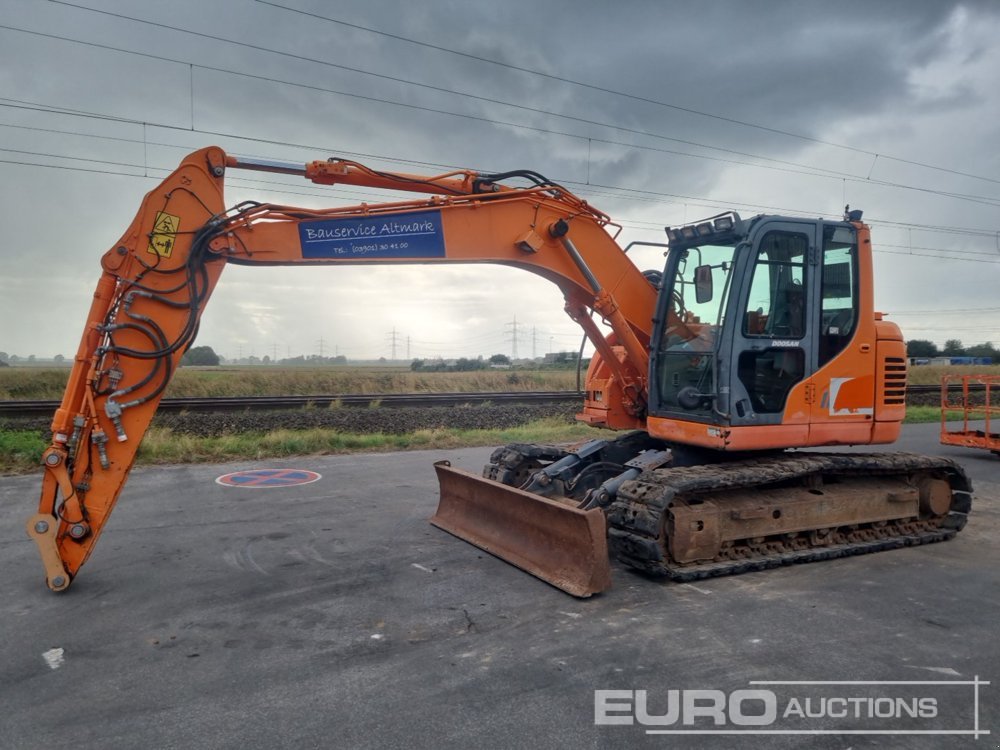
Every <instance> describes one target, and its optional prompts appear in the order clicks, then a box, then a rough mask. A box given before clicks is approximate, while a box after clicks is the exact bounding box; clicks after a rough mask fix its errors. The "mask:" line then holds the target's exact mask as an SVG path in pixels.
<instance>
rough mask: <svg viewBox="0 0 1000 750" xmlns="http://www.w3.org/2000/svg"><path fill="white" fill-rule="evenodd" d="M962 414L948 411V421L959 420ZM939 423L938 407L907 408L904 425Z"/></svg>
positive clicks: (939, 408) (939, 413) (939, 410)
mask: <svg viewBox="0 0 1000 750" xmlns="http://www.w3.org/2000/svg"><path fill="white" fill-rule="evenodd" d="M961 418H962V412H960V411H949V412H948V419H951V420H954V419H961ZM940 421H941V407H940V406H907V407H906V422H905V424H926V423H928V422H940Z"/></svg>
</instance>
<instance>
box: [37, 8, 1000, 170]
mask: <svg viewBox="0 0 1000 750" xmlns="http://www.w3.org/2000/svg"><path fill="white" fill-rule="evenodd" d="M57 1H58V2H60V3H61V4H63V5H71V3H66V2H63V0H53V2H57ZM256 2H257V3H258V4H260V5H269V6H271V7H272V8H278V9H280V10H284V11H288V12H291V13H297V14H299V15H302V16H306V17H309V18H315V19H317V20H322V21H328V22H330V23H334V24H338V25H340V26H344V27H346V28H351V29H356V30H358V31H365V32H368V33H370V34H376V35H378V36H383V37H386V38H388V39H395V40H397V41H402V42H407V43H409V44H414V45H417V46H419V47H424V48H427V49H432V50H436V51H438V52H446V53H448V54H451V55H457V56H459V57H464V58H466V59H468V60H476V61H478V62H484V63H489V64H490V65H496V66H498V67H501V68H507V69H508V70H516V71H518V72H520V73H528V74H530V75H534V76H539V77H541V78H547V79H549V80H550V81H558V82H560V83H568V84H571V85H573V86H579V87H580V88H585V89H589V90H591V91H597V92H599V93H602V94H612V95H614V96H620V97H622V98H625V99H631V100H632V101H637V102H643V103H644V104H654V105H656V106H658V107H665V108H667V109H673V110H676V111H678V112H685V113H687V114H691V115H697V116H698V117H707V118H710V119H713V120H719V121H722V122H727V123H730V124H732V125H739V126H741V127H746V128H753V129H755V130H762V131H764V132H767V133H774V134H777V135H782V136H786V137H788V138H796V139H798V140H802V141H809V142H810V143H816V144H819V145H823V146H831V147H833V148H839V149H844V150H846V151H853V152H854V153H858V154H864V155H866V156H871V157H874V158H880V159H888V160H891V161H897V162H900V163H902V164H910V165H912V166H917V167H923V168H925V169H933V170H936V171H939V172H947V173H948V174H954V175H957V176H961V177H969V178H972V179H975V180H983V181H985V182H993V183H1000V180H998V179H994V178H992V177H983V176H982V175H976V174H971V173H969V172H961V171H958V170H955V169H949V168H948V167H940V166H936V165H934V164H927V163H925V162H920V161H914V160H911V159H904V158H901V157H898V156H890V155H889V154H882V153H876V152H875V151H871V150H868V149H863V148H858V147H856V146H850V145H846V144H842V143H835V142H833V141H827V140H823V139H822V138H815V137H813V136H809V135H803V134H802V133H794V132H792V131H789V130H782V129H780V128H775V127H771V126H768V125H761V124H760V123H755V122H749V121H747V120H739V119H736V118H734V117H727V116H726V115H720V114H716V113H712V112H705V111H702V110H698V109H694V108H691V107H684V106H681V105H679V104H674V103H671V102H665V101H662V100H660V99H653V98H651V97H647V96H640V95H638V94H630V93H628V92H625V91H620V90H618V89H612V88H607V87H604V86H598V85H596V84H593V83H586V82H584V81H578V80H575V79H573V78H567V77H565V76H560V75H555V74H553V73H546V72H544V71H541V70H536V69H534V68H525V67H521V66H520V65H514V64H512V63H506V62H502V61H500V60H494V59H492V58H488V57H483V56H481V55H474V54H472V53H469V52H463V51H461V50H456V49H452V48H450V47H443V46H441V45H437V44H431V43H429V42H423V41H420V40H418V39H413V38H412V37H406V36H402V35H400V34H392V33H389V32H386V31H382V30H380V29H374V28H372V27H370V26H362V25H361V24H356V23H350V22H348V21H344V20H342V19H339V18H331V17H330V16H324V15H320V14H319V13H311V12H309V11H305V10H302V9H300V8H292V7H290V6H287V5H281V4H279V3H273V2H269V1H268V0H256ZM73 7H76V8H82V7H83V6H79V5H74V6H73Z"/></svg>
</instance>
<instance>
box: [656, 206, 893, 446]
mask: <svg viewBox="0 0 1000 750" xmlns="http://www.w3.org/2000/svg"><path fill="white" fill-rule="evenodd" d="M862 226H863V225H860V224H859V223H854V222H850V221H842V222H830V221H823V220H801V221H799V220H795V219H791V218H787V217H773V216H758V217H755V218H753V219H749V220H745V221H744V220H741V219H740V217H739V216H738V215H737V214H735V213H729V214H723V215H722V216H717V217H713V218H712V219H709V220H707V221H704V222H701V223H698V224H695V225H691V226H686V227H682V228H680V229H670V230H668V237H669V238H670V251H669V253H668V257H667V264H666V269H665V272H664V275H663V288H662V293H661V295H660V299H659V302H658V310H657V315H656V326H655V328H654V330H653V335H652V341H653V344H652V346H651V349H652V356H651V359H650V399H649V415H650V424H651V429H650V432H651V434H653V435H655V436H657V437H662V438H664V439H671V437H672V436H676V434H677V431H678V429H681V430H682V431H683V433H684V434H685V435H686V436H693V437H694V441H695V442H696V443H697V444H700V445H703V446H704V447H710V448H715V449H721V450H727V449H730V450H733V449H739V448H741V447H746V445H744V446H741V445H739V444H740V443H743V444H747V445H750V444H752V447H753V448H754V449H760V448H762V447H774V448H784V447H793V446H805V445H813V444H829V442H830V441H829V440H827V439H826V437H827V434H826V431H825V430H823V429H815V430H814V429H813V428H814V427H816V428H821V427H822V425H823V424H824V423H829V422H830V421H831V417H833V418H835V419H838V420H840V421H839V423H837V424H838V426H837V430H839V431H840V432H841V433H843V434H842V435H841V438H840V439H838V440H837V441H836V442H852V443H870V442H872V441H873V425H874V423H875V416H876V414H875V412H876V408H875V407H876V397H877V393H876V382H875V378H874V377H866V376H864V375H861V376H860V377H858V376H859V374H864V373H873V372H875V369H876V359H875V357H876V354H877V351H876V350H877V348H878V347H877V345H876V344H877V341H878V336H877V333H876V330H875V321H874V313H872V314H871V315H869V316H868V318H869V319H870V324H869V325H867V326H863V325H859V323H860V321H861V320H862V319H863V315H862V310H861V304H862V300H863V299H865V296H866V295H864V294H862V289H861V287H862V285H863V284H865V285H869V286H870V284H871V273H870V264H869V266H868V269H867V271H868V272H867V275H864V274H863V273H862V270H863V269H862V265H861V263H860V262H859V253H858V247H859V235H860V231H859V229H860V227H862ZM865 234H866V232H865ZM864 239H865V240H867V237H865V238H864ZM867 297H868V298H870V297H871V295H870V294H868V295H867ZM852 341H857V342H858V346H856V347H849V345H850V343H851V342H852ZM845 386H846V387H847V390H844V388H845ZM831 397H833V398H834V399H836V398H837V397H841V399H842V400H843V403H842V404H841V406H840V407H838V408H839V412H838V408H834V407H835V404H832V403H831ZM824 402H825V404H826V407H825V408H824V407H823V403H824ZM679 425H682V427H680V428H679V427H678V426H679ZM701 425H704V427H700V426H701ZM843 425H848V427H847V428H846V429H843ZM751 429H753V435H754V437H753V438H749V437H747V436H746V435H747V432H748V430H751ZM810 435H813V437H814V438H815V439H814V440H811V439H810ZM820 435H823V436H824V437H823V439H822V440H819V439H818V438H819V436H820ZM674 439H676V437H674ZM751 440H752V443H751V442H750V441H751ZM685 442H687V441H685ZM734 443H735V445H734Z"/></svg>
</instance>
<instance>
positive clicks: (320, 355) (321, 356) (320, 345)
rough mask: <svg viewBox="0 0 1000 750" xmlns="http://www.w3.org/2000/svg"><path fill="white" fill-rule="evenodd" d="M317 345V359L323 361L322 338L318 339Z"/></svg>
mask: <svg viewBox="0 0 1000 750" xmlns="http://www.w3.org/2000/svg"><path fill="white" fill-rule="evenodd" d="M317 343H318V344H319V358H320V359H323V344H324V343H325V342H324V341H323V337H322V336H321V337H320V339H319V341H318V342H317Z"/></svg>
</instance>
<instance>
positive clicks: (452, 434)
mask: <svg viewBox="0 0 1000 750" xmlns="http://www.w3.org/2000/svg"><path fill="white" fill-rule="evenodd" d="M948 417H949V419H961V418H962V414H961V412H950V413H949V415H948ZM940 421H941V412H940V410H939V409H938V408H937V407H936V406H911V407H909V408H908V409H907V410H906V423H907V424H921V423H929V422H940ZM607 434H610V433H607V432H604V431H599V430H596V429H595V428H592V427H588V426H586V425H584V424H580V423H572V422H569V423H568V422H566V421H565V420H563V419H560V418H549V419H542V420H537V421H535V422H531V423H529V424H526V425H524V426H521V427H514V428H510V429H505V430H457V429H447V428H436V429H432V430H418V431H416V432H412V433H407V434H402V435H389V434H383V433H373V434H357V433H344V432H335V431H334V430H326V429H312V430H275V431H274V432H247V433H240V434H231V435H221V436H218V437H196V436H193V435H185V434H181V433H175V432H173V431H172V430H169V429H166V428H163V427H153V428H151V429H150V430H149V432H148V433H146V437H145V438H144V439H143V441H142V445H141V446H140V447H139V455H138V458H137V460H136V463H137V464H138V465H143V464H146V465H148V464H173V463H211V462H225V461H236V460H246V459H250V460H254V459H265V458H281V457H286V456H308V455H324V454H334V453H365V452H370V453H375V452H381V451H405V450H431V449H450V448H465V447H471V446H494V445H504V444H506V443H568V442H575V441H578V440H586V439H588V438H592V437H594V436H595V435H607ZM47 447H48V441H47V440H46V439H45V438H44V437H42V435H41V434H39V433H38V432H36V431H31V430H17V431H4V432H0V474H25V473H30V472H33V471H36V470H39V469H40V464H41V459H42V452H43V451H44V450H45V449H46V448H47Z"/></svg>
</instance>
